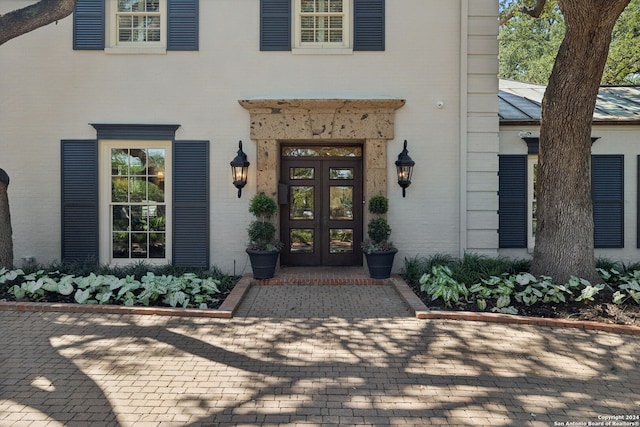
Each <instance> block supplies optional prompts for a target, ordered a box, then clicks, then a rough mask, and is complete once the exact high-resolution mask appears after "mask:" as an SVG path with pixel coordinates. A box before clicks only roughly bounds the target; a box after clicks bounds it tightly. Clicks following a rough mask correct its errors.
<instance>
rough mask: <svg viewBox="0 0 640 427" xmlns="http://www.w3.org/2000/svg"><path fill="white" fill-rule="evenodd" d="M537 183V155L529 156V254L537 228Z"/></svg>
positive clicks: (533, 244)
mask: <svg viewBox="0 0 640 427" xmlns="http://www.w3.org/2000/svg"><path fill="white" fill-rule="evenodd" d="M537 182H538V155H537V154H529V156H527V232H528V239H527V242H528V245H527V249H528V250H529V252H532V251H533V248H534V247H535V245H536V229H537V227H538V217H537V215H536V209H537V193H536V189H537Z"/></svg>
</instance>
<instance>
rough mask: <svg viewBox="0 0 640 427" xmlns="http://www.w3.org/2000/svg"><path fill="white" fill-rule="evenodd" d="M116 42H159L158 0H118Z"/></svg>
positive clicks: (159, 18)
mask: <svg viewBox="0 0 640 427" xmlns="http://www.w3.org/2000/svg"><path fill="white" fill-rule="evenodd" d="M116 22H117V28H116V32H117V34H118V42H124V43H149V42H160V35H161V34H160V22H161V16H160V0H142V1H141V0H119V1H118V10H117V12H116Z"/></svg>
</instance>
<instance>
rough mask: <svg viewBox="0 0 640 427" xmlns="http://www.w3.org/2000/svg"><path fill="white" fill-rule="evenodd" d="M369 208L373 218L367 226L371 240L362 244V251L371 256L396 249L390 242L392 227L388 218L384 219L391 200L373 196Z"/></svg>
mask: <svg viewBox="0 0 640 427" xmlns="http://www.w3.org/2000/svg"><path fill="white" fill-rule="evenodd" d="M368 206H369V212H370V213H371V214H372V215H373V218H372V219H371V220H369V224H368V225H367V235H368V236H369V239H368V240H367V241H365V242H363V243H362V250H363V251H364V252H365V253H368V254H370V253H373V252H387V251H391V250H393V249H395V248H394V246H393V243H392V242H390V241H389V236H391V227H390V226H389V223H388V222H387V220H386V218H384V214H386V213H387V211H388V210H389V199H387V198H386V197H385V196H383V195H378V196H373V197H371V198H370V199H369V205H368Z"/></svg>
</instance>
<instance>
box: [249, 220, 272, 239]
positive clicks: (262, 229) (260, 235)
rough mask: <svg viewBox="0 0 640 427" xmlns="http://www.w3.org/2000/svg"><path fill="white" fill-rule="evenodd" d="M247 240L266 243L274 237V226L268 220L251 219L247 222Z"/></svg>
mask: <svg viewBox="0 0 640 427" xmlns="http://www.w3.org/2000/svg"><path fill="white" fill-rule="evenodd" d="M247 232H248V233H249V240H251V241H252V242H253V243H255V244H257V245H268V244H269V243H270V242H272V241H273V240H274V239H275V235H276V227H275V226H274V225H273V224H271V223H270V222H262V221H252V222H251V224H249V229H248V230H247Z"/></svg>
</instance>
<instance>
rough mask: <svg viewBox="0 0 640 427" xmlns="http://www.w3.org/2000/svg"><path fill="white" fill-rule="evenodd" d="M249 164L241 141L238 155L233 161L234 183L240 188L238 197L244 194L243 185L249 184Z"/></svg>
mask: <svg viewBox="0 0 640 427" xmlns="http://www.w3.org/2000/svg"><path fill="white" fill-rule="evenodd" d="M249 165H250V163H249V162H248V161H247V155H246V154H245V153H244V151H242V141H239V142H238V155H237V156H236V158H235V159H233V160H232V161H231V176H232V178H233V185H235V186H236V188H237V189H238V198H240V196H241V195H242V187H244V186H245V185H247V172H248V170H249Z"/></svg>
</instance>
